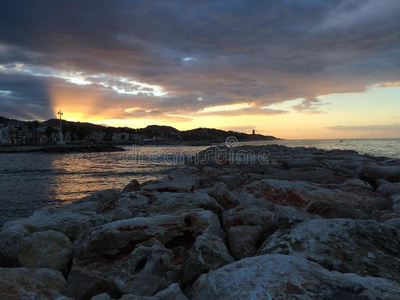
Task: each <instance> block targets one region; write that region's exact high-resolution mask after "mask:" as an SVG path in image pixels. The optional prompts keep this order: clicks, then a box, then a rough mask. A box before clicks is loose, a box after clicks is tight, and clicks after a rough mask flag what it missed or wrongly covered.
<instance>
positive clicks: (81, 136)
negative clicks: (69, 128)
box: [77, 126, 88, 140]
mask: <svg viewBox="0 0 400 300" xmlns="http://www.w3.org/2000/svg"><path fill="white" fill-rule="evenodd" d="M87 135H88V131H87V130H86V128H85V127H84V126H80V127H79V128H78V132H77V136H78V139H79V140H84V139H85V138H86V136H87Z"/></svg>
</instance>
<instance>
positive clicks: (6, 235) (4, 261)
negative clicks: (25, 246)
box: [0, 225, 30, 268]
mask: <svg viewBox="0 0 400 300" xmlns="http://www.w3.org/2000/svg"><path fill="white" fill-rule="evenodd" d="M29 234H30V232H29V231H28V230H27V229H26V228H25V227H24V226H22V225H15V226H9V227H3V229H2V230H1V231H0V267H3V268H4V267H5V268H12V267H20V266H21V264H20V262H19V259H18V250H19V247H20V245H21V241H22V239H23V238H24V237H26V236H28V235H29Z"/></svg>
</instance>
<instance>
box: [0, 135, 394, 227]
mask: <svg viewBox="0 0 400 300" xmlns="http://www.w3.org/2000/svg"><path fill="white" fill-rule="evenodd" d="M266 143H268V142H252V143H251V144H259V145H261V144H266ZM270 143H278V144H282V145H287V146H292V147H296V146H304V147H317V148H322V149H327V150H330V149H354V150H356V151H358V152H360V153H362V154H363V153H369V154H372V155H375V156H388V157H395V158H400V140H399V139H393V140H345V141H343V142H342V143H341V142H340V141H338V140H309V141H307V140H302V141H273V142H270ZM206 148H207V147H183V146H175V147H159V146H146V147H144V146H142V147H137V148H132V147H127V149H128V150H131V152H128V153H130V154H132V150H134V151H135V152H134V153H135V155H136V156H139V157H140V158H141V159H140V160H135V159H128V161H127V160H126V155H127V153H126V152H114V153H85V154H40V153H32V154H28V153H26V154H0V225H1V224H2V223H3V222H4V221H7V220H12V219H16V218H21V217H25V216H28V215H30V214H32V212H33V211H34V210H36V209H38V208H41V207H43V206H47V205H55V206H60V205H63V204H66V203H70V202H73V201H75V200H77V199H80V198H82V197H84V196H87V195H89V194H92V193H93V192H95V191H99V190H103V189H109V188H122V187H124V186H125V185H127V184H128V183H129V181H130V180H132V179H134V178H135V179H137V180H139V182H143V181H146V180H151V179H156V178H159V177H162V176H164V175H165V174H166V173H167V172H169V171H170V170H171V169H173V168H176V167H177V166H179V164H178V165H177V164H176V162H180V161H182V160H183V158H184V157H185V156H186V157H187V156H188V155H190V154H194V153H196V152H198V151H201V150H204V149H206ZM166 154H169V155H171V154H173V155H172V156H170V157H171V159H170V160H169V161H168V160H166V159H165V158H164V156H165V155H166ZM131 158H132V156H131ZM180 158H182V159H180Z"/></svg>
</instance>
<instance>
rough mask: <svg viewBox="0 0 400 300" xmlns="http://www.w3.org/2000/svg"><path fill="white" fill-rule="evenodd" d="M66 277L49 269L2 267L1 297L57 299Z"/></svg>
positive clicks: (0, 269) (0, 276)
mask: <svg viewBox="0 0 400 300" xmlns="http://www.w3.org/2000/svg"><path fill="white" fill-rule="evenodd" d="M64 289H65V279H64V277H63V276H62V275H61V273H60V272H59V271H55V270H49V269H28V268H0V299H10V300H11V299H15V300H19V299H56V298H57V297H61V296H62V292H63V291H64Z"/></svg>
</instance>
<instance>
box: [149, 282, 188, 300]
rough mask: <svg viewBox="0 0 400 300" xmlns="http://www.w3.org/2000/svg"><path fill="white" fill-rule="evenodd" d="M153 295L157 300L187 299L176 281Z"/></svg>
mask: <svg viewBox="0 0 400 300" xmlns="http://www.w3.org/2000/svg"><path fill="white" fill-rule="evenodd" d="M154 297H155V298H156V299H158V300H188V298H186V296H185V295H184V294H183V293H182V290H181V289H180V287H179V285H178V284H177V283H173V284H171V285H170V286H169V287H167V288H166V289H164V290H162V291H160V292H158V293H157V294H156V295H155V296H154Z"/></svg>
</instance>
